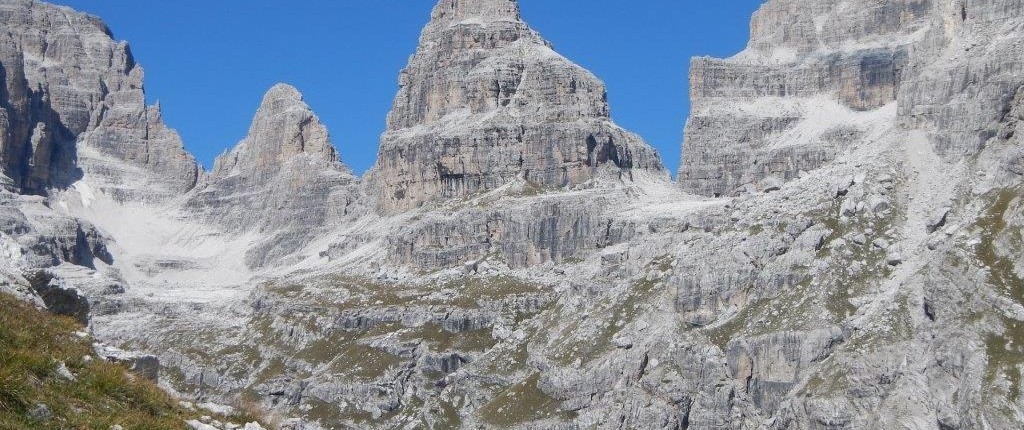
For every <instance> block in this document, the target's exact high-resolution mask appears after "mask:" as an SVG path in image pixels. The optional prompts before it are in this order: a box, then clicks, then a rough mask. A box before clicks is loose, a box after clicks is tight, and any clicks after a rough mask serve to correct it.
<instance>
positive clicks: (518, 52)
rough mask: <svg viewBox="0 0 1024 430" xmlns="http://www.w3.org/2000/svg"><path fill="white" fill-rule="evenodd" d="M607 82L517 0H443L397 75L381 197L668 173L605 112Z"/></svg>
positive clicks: (388, 201)
mask: <svg viewBox="0 0 1024 430" xmlns="http://www.w3.org/2000/svg"><path fill="white" fill-rule="evenodd" d="M609 112H610V108H609V106H608V98H607V92H606V89H605V86H604V83H603V82H601V81H600V79H598V78H597V77H595V76H594V75H593V74H592V73H590V72H588V71H587V70H585V69H583V68H582V67H580V66H578V65H576V64H574V63H572V62H571V61H570V60H568V59H566V58H565V57H563V56H561V55H558V54H557V53H555V52H554V51H553V50H552V49H551V45H550V44H549V43H548V42H547V41H545V40H544V39H543V38H542V37H541V36H540V35H539V34H538V33H537V32H535V31H533V30H532V29H530V27H529V26H528V25H527V24H526V23H524V22H523V21H522V19H521V18H520V15H519V6H518V4H517V3H516V2H515V1H512V0H444V1H441V2H440V3H438V5H437V6H436V7H435V8H434V13H433V16H432V20H431V22H430V24H428V25H427V27H426V28H425V29H424V31H423V33H422V36H421V38H420V44H419V47H418V48H417V50H416V53H415V54H414V55H413V56H412V58H411V59H410V61H409V64H408V65H407V66H406V68H405V69H404V70H403V71H402V74H401V76H400V77H399V91H398V94H397V96H396V97H395V101H394V104H393V107H392V110H391V112H390V113H389V114H388V129H387V131H386V132H385V134H384V136H383V137H382V140H381V148H380V154H379V156H378V159H377V164H376V166H375V168H374V170H373V173H372V174H373V175H375V177H376V179H378V180H376V181H372V182H373V183H375V184H378V185H379V189H378V190H375V191H376V193H377V197H378V199H377V201H378V206H379V208H380V209H382V210H383V211H385V212H392V211H401V210H406V209H410V208H415V207H420V206H424V205H429V204H431V203H434V202H439V201H444V200H448V199H458V198H462V197H465V196H468V195H472V194H476V193H479V192H483V191H488V190H493V189H496V188H500V187H502V186H504V185H505V184H508V183H510V182H512V181H517V180H522V181H525V182H527V183H530V184H533V185H535V186H538V187H540V188H551V189H558V188H569V187H573V186H577V185H580V184H582V183H585V182H587V181H590V180H592V179H595V178H597V177H599V176H602V177H614V178H615V179H616V180H618V179H625V180H627V181H629V180H632V178H633V176H632V172H633V171H634V170H636V171H647V172H651V173H654V174H655V175H662V176H664V177H666V178H667V175H663V173H664V169H663V167H662V165H661V160H660V158H659V157H658V155H657V153H656V152H655V151H654V149H653V148H651V147H650V146H648V145H647V144H646V143H645V142H643V140H642V139H640V138H639V137H638V136H636V135H634V134H632V133H629V132H627V131H625V130H623V129H621V128H620V127H618V126H617V125H615V124H614V122H612V121H611V118H610V115H609Z"/></svg>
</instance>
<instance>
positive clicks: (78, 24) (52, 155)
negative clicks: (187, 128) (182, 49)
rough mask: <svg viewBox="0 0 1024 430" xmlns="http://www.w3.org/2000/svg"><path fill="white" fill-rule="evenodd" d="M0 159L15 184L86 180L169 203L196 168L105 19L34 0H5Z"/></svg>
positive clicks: (0, 37) (29, 188)
mask: <svg viewBox="0 0 1024 430" xmlns="http://www.w3.org/2000/svg"><path fill="white" fill-rule="evenodd" d="M0 23H2V25H3V30H2V32H0V33H3V34H0V51H2V52H0V62H2V68H3V70H4V73H3V75H4V84H5V85H3V86H4V87H5V88H4V91H3V93H4V94H3V96H4V97H3V100H2V101H0V107H2V109H0V112H3V113H2V114H0V136H2V139H3V140H2V142H0V159H2V160H3V174H4V175H5V176H8V177H9V178H10V179H11V181H12V182H13V184H15V186H16V188H18V189H20V190H22V191H24V192H28V193H44V192H46V190H47V189H49V188H65V187H68V186H69V185H71V184H72V183H74V182H75V181H77V180H78V179H80V178H82V177H88V179H89V182H91V183H92V184H94V185H95V186H96V187H97V188H98V189H100V190H102V191H104V192H107V193H109V194H110V195H112V196H114V197H115V198H117V199H119V200H122V201H127V200H150V201H159V200H165V199H167V198H168V197H172V196H176V195H180V194H183V193H184V192H186V191H188V190H189V189H191V188H192V187H193V186H194V185H195V183H196V180H197V178H198V166H197V165H196V163H195V161H194V159H193V158H192V156H191V155H189V154H188V153H186V152H185V150H184V149H183V147H182V143H181V139H180V138H179V137H178V135H177V134H176V133H174V132H173V131H172V130H170V129H168V128H167V126H166V125H164V124H163V121H162V119H161V115H160V111H159V108H157V107H147V106H146V104H145V102H146V100H145V94H144V91H143V84H142V80H143V72H142V68H141V67H140V66H139V65H138V64H136V62H135V59H134V58H133V57H132V54H131V50H130V49H129V48H128V45H127V44H126V43H124V42H117V41H115V40H114V39H113V38H112V35H111V32H110V30H109V29H108V28H107V27H106V25H104V24H103V23H102V22H101V21H100V20H99V19H97V18H95V17H92V16H89V15H85V14H81V13H77V12H74V11H72V10H70V9H68V8H64V7H59V6H53V5H49V4H45V3H41V2H37V1H32V0H4V1H2V2H0Z"/></svg>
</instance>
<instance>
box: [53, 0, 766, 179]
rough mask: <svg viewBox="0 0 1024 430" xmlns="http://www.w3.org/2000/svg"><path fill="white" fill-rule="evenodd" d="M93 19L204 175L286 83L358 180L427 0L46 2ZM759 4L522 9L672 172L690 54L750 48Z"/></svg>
mask: <svg viewBox="0 0 1024 430" xmlns="http://www.w3.org/2000/svg"><path fill="white" fill-rule="evenodd" d="M52 1H54V2H55V3H59V4H64V5H67V6H71V7H73V8H75V9H78V10H82V11H86V12H89V13H92V14H95V15H98V16H100V17H101V18H103V19H104V21H106V22H107V24H108V25H109V26H110V27H111V29H112V30H113V32H114V36H115V37H116V38H118V39H122V40H127V41H129V42H130V43H131V45H132V51H133V52H134V54H135V57H136V60H137V61H139V63H141V64H142V65H143V66H144V67H145V70H146V89H147V93H148V97H149V99H150V101H151V102H154V101H158V100H159V101H160V102H161V104H162V105H163V108H164V115H165V118H166V121H167V123H168V124H169V125H170V126H171V127H173V128H175V129H177V130H178V132H179V133H181V135H182V138H183V139H184V141H185V146H186V147H187V148H188V149H189V151H191V152H192V153H193V154H195V155H196V157H197V158H198V159H199V161H200V162H201V163H203V164H204V165H206V166H210V165H212V163H213V159H214V158H215V157H216V156H217V155H218V154H220V153H221V152H223V151H224V150H225V149H227V148H229V147H231V146H234V145H235V143H237V142H238V141H239V140H240V139H241V138H243V137H244V136H245V134H246V131H247V130H248V127H249V122H250V120H251V119H252V115H253V113H254V111H255V110H256V108H257V107H258V105H259V102H260V99H261V98H262V96H263V93H264V92H265V91H266V90H267V89H268V88H270V87H271V86H272V85H273V84H274V83H277V82H287V83H290V84H292V85H295V86H296V87H297V88H298V89H299V90H300V91H302V92H303V94H304V96H305V98H306V101H307V102H308V103H309V104H310V105H311V106H312V107H313V110H314V111H316V113H317V114H318V115H319V116H320V118H321V119H322V120H323V121H324V123H326V124H327V126H328V128H329V129H330V131H331V135H332V138H333V140H334V144H335V146H337V147H338V149H339V151H340V153H341V156H342V158H343V159H344V161H345V162H346V163H348V164H349V165H350V166H351V167H352V168H353V169H354V170H356V171H357V172H363V171H365V170H366V169H368V168H369V167H370V166H372V165H373V162H374V160H375V158H376V155H377V145H378V137H379V136H380V133H381V132H383V131H384V127H385V117H386V114H387V111H388V109H389V108H390V105H391V101H392V98H393V97H394V94H395V92H396V90H397V77H398V72H399V70H401V68H402V67H403V66H404V65H405V63H406V61H407V60H408V57H409V55H411V54H412V52H413V51H414V50H415V48H416V43H417V40H418V38H419V32H420V30H421V28H422V27H423V25H424V24H426V22H427V20H428V19H429V17H430V10H431V8H432V7H433V5H434V3H435V1H434V0H372V1H353V0H301V1H299V0H296V1H284V0H217V1H210V0H174V1H139V0H52ZM761 3H762V1H761V0H715V1H708V0H632V1H628V0H520V4H521V5H522V10H523V16H524V18H525V19H526V21H527V22H528V23H529V24H530V25H531V26H532V27H533V28H534V29H536V30H537V31H539V32H540V33H541V34H542V35H543V36H544V37H545V38H546V39H548V40H549V41H551V42H552V43H553V44H554V46H555V49H556V50H558V51H559V52H560V53H562V54H563V55H565V56H566V57H568V58H570V59H572V60H573V61H575V62H577V63H579V64H581V65H582V66H584V67H586V68H588V69H590V70H591V71H592V72H594V73H595V74H596V75H597V76H598V77H600V78H601V79H603V80H604V81H605V82H606V83H607V84H608V91H609V97H610V100H611V106H612V116H613V117H614V119H615V120H616V122H618V123H619V124H620V125H622V126H623V127H625V128H627V129H629V130H632V131H634V132H637V133H639V134H640V135H641V136H643V137H644V138H645V139H646V140H647V142H648V143H650V144H651V145H653V146H655V147H656V148H658V151H659V152H660V153H661V155H662V157H663V158H664V160H665V163H666V165H667V166H668V168H669V169H670V171H672V172H675V170H676V169H677V168H678V165H679V156H680V144H681V142H682V130H683V124H684V122H685V118H686V115H687V112H688V110H689V103H688V100H687V91H688V89H687V73H688V66H689V59H690V58H691V57H693V56H695V55H712V56H729V55H732V54H734V53H736V52H738V51H740V50H741V49H743V47H744V46H745V45H746V40H747V37H748V31H749V30H748V22H749V19H750V15H751V14H752V13H753V11H755V10H756V9H757V7H758V6H759V5H760V4H761Z"/></svg>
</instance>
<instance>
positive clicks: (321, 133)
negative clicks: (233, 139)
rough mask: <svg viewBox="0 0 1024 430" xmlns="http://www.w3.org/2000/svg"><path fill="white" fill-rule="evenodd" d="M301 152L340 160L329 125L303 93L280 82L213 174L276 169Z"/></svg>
mask: <svg viewBox="0 0 1024 430" xmlns="http://www.w3.org/2000/svg"><path fill="white" fill-rule="evenodd" d="M298 155H308V156H311V157H313V158H315V159H319V160H322V161H325V162H328V163H334V162H337V161H338V153H337V150H336V149H335V148H334V145H333V144H332V143H331V138H330V134H329V133H328V131H327V127H326V126H325V125H324V124H323V123H322V122H321V121H320V118H319V117H317V116H316V114H315V113H314V112H313V109H312V108H310V106H309V105H308V104H306V102H305V101H304V100H303V97H302V93H300V92H299V90H298V89H296V88H295V87H293V86H291V85H288V84H277V85H274V86H273V87H271V88H270V90H268V91H267V93H266V95H264V97H263V101H262V103H261V104H260V107H259V109H258V110H257V111H256V115H255V116H254V117H253V121H252V125H251V126H250V127H249V134H248V135H247V136H246V137H245V139H243V140H242V141H241V142H240V143H239V144H238V145H237V146H236V147H235V148H234V149H233V150H231V151H230V152H228V153H226V154H224V155H222V156H220V157H218V158H217V161H216V163H215V166H214V169H213V175H214V176H215V177H217V176H227V175H232V174H238V173H241V172H251V171H262V170H268V169H269V170H276V169H277V168H279V167H280V166H281V165H282V164H284V163H287V162H288V161H289V160H291V159H292V158H294V157H296V156H298Z"/></svg>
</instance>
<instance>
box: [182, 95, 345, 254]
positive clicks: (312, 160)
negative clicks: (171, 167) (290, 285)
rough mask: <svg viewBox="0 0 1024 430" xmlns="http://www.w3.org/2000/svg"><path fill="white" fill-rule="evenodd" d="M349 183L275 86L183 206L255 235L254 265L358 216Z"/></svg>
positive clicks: (301, 105)
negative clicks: (237, 140) (242, 135)
mask: <svg viewBox="0 0 1024 430" xmlns="http://www.w3.org/2000/svg"><path fill="white" fill-rule="evenodd" d="M357 185H358V181H357V179H356V177H355V176H354V175H352V172H351V171H350V170H349V169H348V167H346V166H345V165H343V164H342V163H341V162H340V161H339V158H338V154H337V151H336V149H335V148H334V146H333V144H332V143H331V138H330V135H329V134H328V132H327V128H326V127H325V126H324V125H323V124H322V123H321V122H320V119H319V118H317V116H316V115H315V114H314V113H313V111H312V110H311V109H310V107H309V106H308V105H307V104H306V103H305V102H304V101H303V99H302V95H301V94H300V93H299V92H298V90H296V89H295V88H294V87H291V86H289V85H284V84H279V85H276V86H274V87H273V88H271V89H270V90H269V91H268V92H267V94H266V96H264V98H263V102H262V104H261V105H260V107H259V110H257V111H256V115H255V117H254V118H253V121H252V126H251V127H250V128H249V134H248V136H246V138H245V139H243V140H242V141H241V142H240V143H239V144H238V145H237V146H236V147H235V148H234V149H232V150H231V151H229V152H226V153H225V154H223V155H221V156H220V157H218V158H217V160H216V163H215V164H214V168H213V171H212V172H210V174H209V175H208V177H207V178H206V181H205V182H204V183H203V184H201V186H200V187H198V188H197V189H196V190H195V192H193V193H191V194H190V196H189V199H188V203H186V208H187V210H189V211H190V212H194V213H197V214H199V215H200V216H202V217H205V219H206V220H207V222H209V223H210V224H214V225H218V226H221V227H222V228H224V229H226V230H227V231H229V232H233V233H253V234H257V235H260V236H263V237H261V238H260V239H259V242H260V244H258V245H256V246H255V247H254V249H253V250H252V251H250V253H249V257H248V261H249V263H250V265H252V266H257V267H258V266H264V265H267V264H269V263H271V262H272V261H273V260H274V259H275V258H280V257H283V256H285V255H287V254H290V253H293V252H295V251H296V250H298V249H300V248H302V247H303V246H304V245H306V244H307V243H308V242H309V241H310V240H311V236H312V235H313V234H315V232H317V231H320V230H322V229H323V228H324V227H327V226H330V225H332V224H334V223H336V222H338V221H340V220H343V219H351V218H353V217H355V216H356V215H359V210H360V209H359V208H360V207H361V203H360V202H359V200H360V198H361V196H360V194H359V189H358V186H357Z"/></svg>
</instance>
